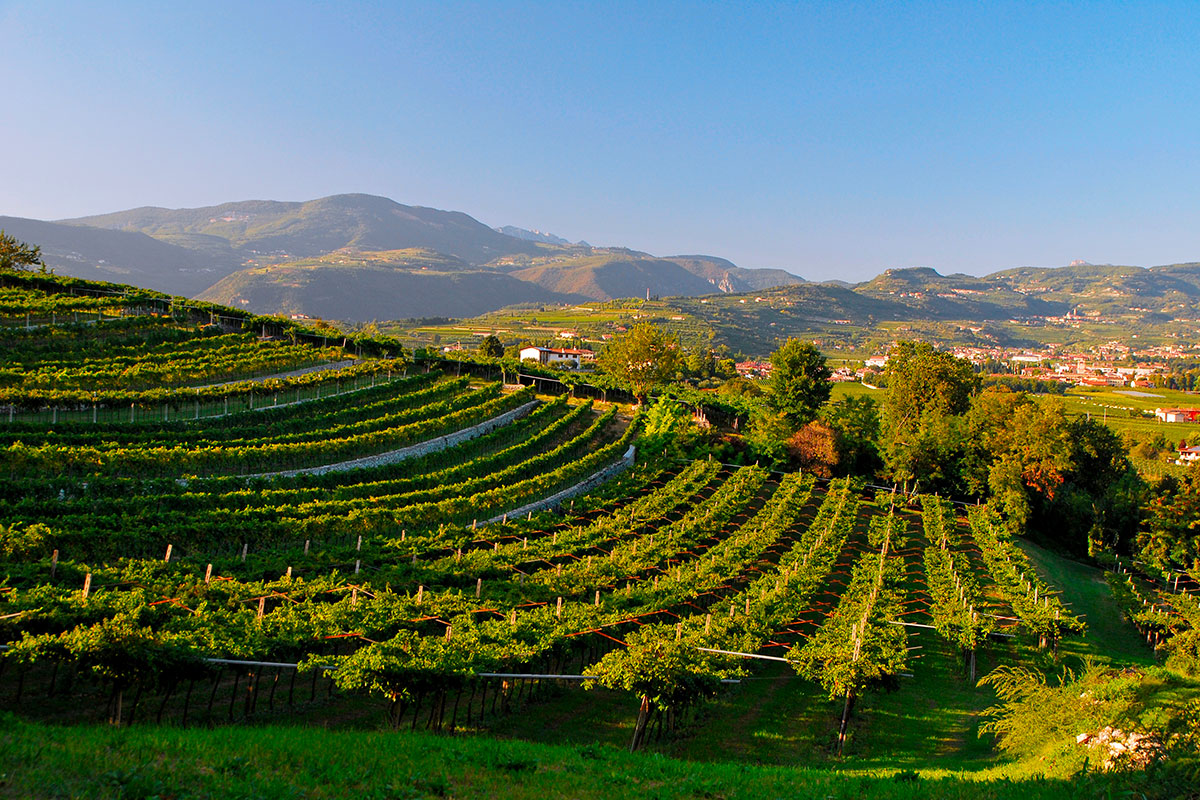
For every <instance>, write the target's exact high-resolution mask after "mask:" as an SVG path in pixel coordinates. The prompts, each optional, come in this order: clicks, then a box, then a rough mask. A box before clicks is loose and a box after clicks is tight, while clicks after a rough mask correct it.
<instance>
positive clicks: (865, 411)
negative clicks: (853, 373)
mask: <svg viewBox="0 0 1200 800" xmlns="http://www.w3.org/2000/svg"><path fill="white" fill-rule="evenodd" d="M821 418H822V420H824V422H825V423H826V424H827V425H829V427H831V428H832V429H833V431H834V433H835V434H836V440H835V447H836V449H837V469H836V471H837V472H839V473H841V474H845V475H874V474H875V473H876V472H877V471H878V470H879V468H880V467H881V466H882V464H883V461H882V459H881V458H880V456H879V406H878V404H877V403H876V402H875V400H874V398H871V397H867V396H865V395H864V396H860V397H847V398H846V399H845V400H842V401H841V402H840V403H834V404H832V405H828V406H826V407H825V409H824V411H823V413H822V415H821Z"/></svg>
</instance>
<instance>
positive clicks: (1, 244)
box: [0, 230, 46, 272]
mask: <svg viewBox="0 0 1200 800" xmlns="http://www.w3.org/2000/svg"><path fill="white" fill-rule="evenodd" d="M34 267H40V268H41V269H43V270H45V269H46V262H45V261H43V260H42V248H40V247H38V246H37V245H27V244H25V243H24V242H21V241H18V240H17V238H16V237H15V236H9V235H8V234H6V233H5V232H4V231H2V230H0V272H28V271H30V270H32V269H33V268H34Z"/></svg>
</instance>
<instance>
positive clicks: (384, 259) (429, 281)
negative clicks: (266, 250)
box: [199, 250, 586, 321]
mask: <svg viewBox="0 0 1200 800" xmlns="http://www.w3.org/2000/svg"><path fill="white" fill-rule="evenodd" d="M199 299H201V300H209V301H212V302H214V303H221V304H222V305H228V306H233V307H234V308H244V309H247V310H250V311H254V312H256V313H260V314H275V313H282V314H305V315H307V316H310V317H326V318H330V319H341V320H355V321H367V320H376V319H378V320H386V319H399V318H402V317H429V316H474V315H476V314H482V313H484V312H486V311H493V310H495V309H498V308H501V307H503V306H507V305H515V304H518V303H577V302H580V301H581V300H584V299H586V298H583V297H579V296H573V295H567V294H561V293H557V292H553V291H548V290H546V289H543V288H542V287H540V286H536V285H533V284H530V283H527V282H525V281H521V280H519V279H517V278H514V277H512V276H510V275H506V274H504V273H501V272H498V271H496V270H487V269H480V268H478V267H475V266H472V265H470V264H467V263H466V262H464V261H462V260H460V259H456V258H453V257H451V256H445V255H442V254H440V253H436V252H433V251H430V250H404V251H391V252H384V253H377V252H372V253H359V252H340V253H333V254H330V255H327V256H323V257H320V258H316V259H303V260H298V261H291V262H288V263H284V264H277V265H272V266H266V267H257V268H251V269H244V270H241V271H239V272H236V273H234V274H232V275H229V276H227V277H226V278H224V279H222V280H221V281H219V282H218V283H216V284H215V285H214V286H212V287H211V288H209V289H207V290H206V291H204V292H202V293H201V294H200V296H199Z"/></svg>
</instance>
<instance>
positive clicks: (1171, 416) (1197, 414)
mask: <svg viewBox="0 0 1200 800" xmlns="http://www.w3.org/2000/svg"><path fill="white" fill-rule="evenodd" d="M1154 416H1155V417H1157V418H1158V419H1160V420H1162V421H1163V422H1197V421H1200V408H1156V409H1154Z"/></svg>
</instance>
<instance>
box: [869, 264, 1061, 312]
mask: <svg viewBox="0 0 1200 800" xmlns="http://www.w3.org/2000/svg"><path fill="white" fill-rule="evenodd" d="M1064 269H1077V268H1075V267H1065V268H1064ZM854 290H855V292H857V293H858V294H862V295H866V296H868V297H874V298H878V299H881V300H891V301H893V302H897V303H899V304H901V305H904V306H907V307H908V308H910V309H912V310H913V311H914V312H917V313H918V314H920V315H922V316H925V317H928V318H931V319H1004V318H1007V317H1012V316H1054V315H1058V314H1064V313H1066V312H1067V311H1068V310H1069V309H1070V306H1069V305H1067V304H1066V303H1064V302H1062V301H1059V300H1052V299H1046V298H1042V297H1038V296H1036V295H1032V294H1029V293H1026V292H1019V291H1016V290H1014V289H1013V288H1012V287H1011V286H1010V285H1008V284H1007V283H1006V282H1005V281H1003V280H999V279H997V277H996V276H991V275H990V276H987V277H984V278H976V277H974V276H972V275H963V274H962V273H956V274H953V275H941V274H939V273H938V272H937V271H936V270H932V269H929V268H928V267H914V268H911V269H889V270H887V271H885V272H883V273H882V274H881V275H877V276H876V277H875V278H873V279H871V280H869V281H867V282H865V283H860V284H857V285H856V286H855V287H854Z"/></svg>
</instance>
